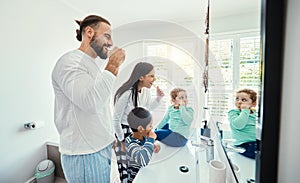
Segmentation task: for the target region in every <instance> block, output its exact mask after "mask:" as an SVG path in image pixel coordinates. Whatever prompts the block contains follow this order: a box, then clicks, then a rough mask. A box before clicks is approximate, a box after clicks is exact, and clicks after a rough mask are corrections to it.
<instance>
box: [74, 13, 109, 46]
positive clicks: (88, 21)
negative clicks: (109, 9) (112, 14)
mask: <svg viewBox="0 0 300 183" xmlns="http://www.w3.org/2000/svg"><path fill="white" fill-rule="evenodd" d="M75 22H76V23H77V24H78V25H79V29H76V38H77V40H78V41H82V31H83V30H84V29H85V28H86V27H87V26H90V27H92V28H93V29H96V28H97V27H98V26H99V23H101V22H104V23H106V24H108V25H110V23H109V21H108V20H106V19H105V18H102V17H100V16H98V15H89V16H87V17H85V18H84V19H83V20H82V21H80V20H75Z"/></svg>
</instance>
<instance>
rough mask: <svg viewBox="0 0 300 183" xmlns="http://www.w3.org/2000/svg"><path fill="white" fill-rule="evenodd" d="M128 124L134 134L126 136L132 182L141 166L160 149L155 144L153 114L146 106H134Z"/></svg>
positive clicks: (146, 163)
mask: <svg viewBox="0 0 300 183" xmlns="http://www.w3.org/2000/svg"><path fill="white" fill-rule="evenodd" d="M127 119H128V124H129V126H130V128H131V130H132V134H131V135H129V136H128V137H127V138H126V154H127V159H128V167H127V172H128V183H131V182H132V181H133V179H134V178H135V176H136V174H137V173H138V171H139V170H140V168H141V167H145V166H146V165H148V163H149V161H150V159H151V157H152V154H153V152H155V153H157V152H158V151H159V150H160V146H159V145H155V144H154V140H155V138H156V134H155V133H154V132H153V131H152V124H153V121H152V116H151V114H150V113H149V111H147V110H146V109H144V108H141V107H137V108H134V109H133V110H132V111H131V112H130V113H129V114H128V118H127Z"/></svg>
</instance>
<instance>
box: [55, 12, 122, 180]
mask: <svg viewBox="0 0 300 183" xmlns="http://www.w3.org/2000/svg"><path fill="white" fill-rule="evenodd" d="M76 22H77V23H78V24H79V26H80V28H79V29H78V30H77V36H76V38H77V40H78V41H81V45H80V47H79V48H78V49H76V50H73V51H70V52H68V53H66V54H64V55H63V56H62V57H61V58H59V60H58V62H57V63H56V65H55V67H54V70H53V72H52V84H53V88H54V93H55V113H54V121H55V125H56V128H57V130H58V132H59V135H60V146H59V151H60V152H61V161H62V167H63V171H64V174H65V177H66V180H67V182H69V183H74V182H78V183H82V182H97V183H109V182H110V162H111V152H112V143H113V141H114V139H115V137H114V130H113V124H112V113H111V110H110V96H111V94H112V89H113V82H114V81H115V79H116V75H117V74H118V69H119V67H120V65H121V64H122V63H123V61H124V59H125V52H124V50H123V49H121V48H114V49H113V50H112V51H111V52H109V50H110V48H111V47H112V45H113V41H112V36H111V34H112V30H111V26H110V23H109V22H108V21H107V20H106V19H104V18H102V17H100V16H97V15H90V16H87V17H86V18H85V19H84V20H83V21H76ZM97 57H100V58H101V59H106V58H107V57H109V59H108V62H107V64H106V67H105V69H104V71H101V69H100V67H99V64H98V63H97V62H98V61H97V62H96V60H97Z"/></svg>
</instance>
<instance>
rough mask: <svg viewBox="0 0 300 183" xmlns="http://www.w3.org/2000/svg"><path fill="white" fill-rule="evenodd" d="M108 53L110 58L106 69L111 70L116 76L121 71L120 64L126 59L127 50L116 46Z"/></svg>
mask: <svg viewBox="0 0 300 183" xmlns="http://www.w3.org/2000/svg"><path fill="white" fill-rule="evenodd" d="M108 55H109V60H108V63H107V65H106V67H105V70H108V71H110V72H111V73H113V74H114V75H115V76H116V75H117V74H118V72H119V67H120V65H121V64H122V63H123V62H124V60H125V51H124V50H123V49H122V48H118V47H114V48H113V49H112V50H111V51H110V52H109V54H108Z"/></svg>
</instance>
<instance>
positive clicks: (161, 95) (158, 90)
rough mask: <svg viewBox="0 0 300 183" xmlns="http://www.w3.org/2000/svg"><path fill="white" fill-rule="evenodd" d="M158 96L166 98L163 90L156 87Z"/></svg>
mask: <svg viewBox="0 0 300 183" xmlns="http://www.w3.org/2000/svg"><path fill="white" fill-rule="evenodd" d="M156 96H158V97H163V96H165V93H164V91H162V90H161V89H160V88H159V86H157V87H156Z"/></svg>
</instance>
